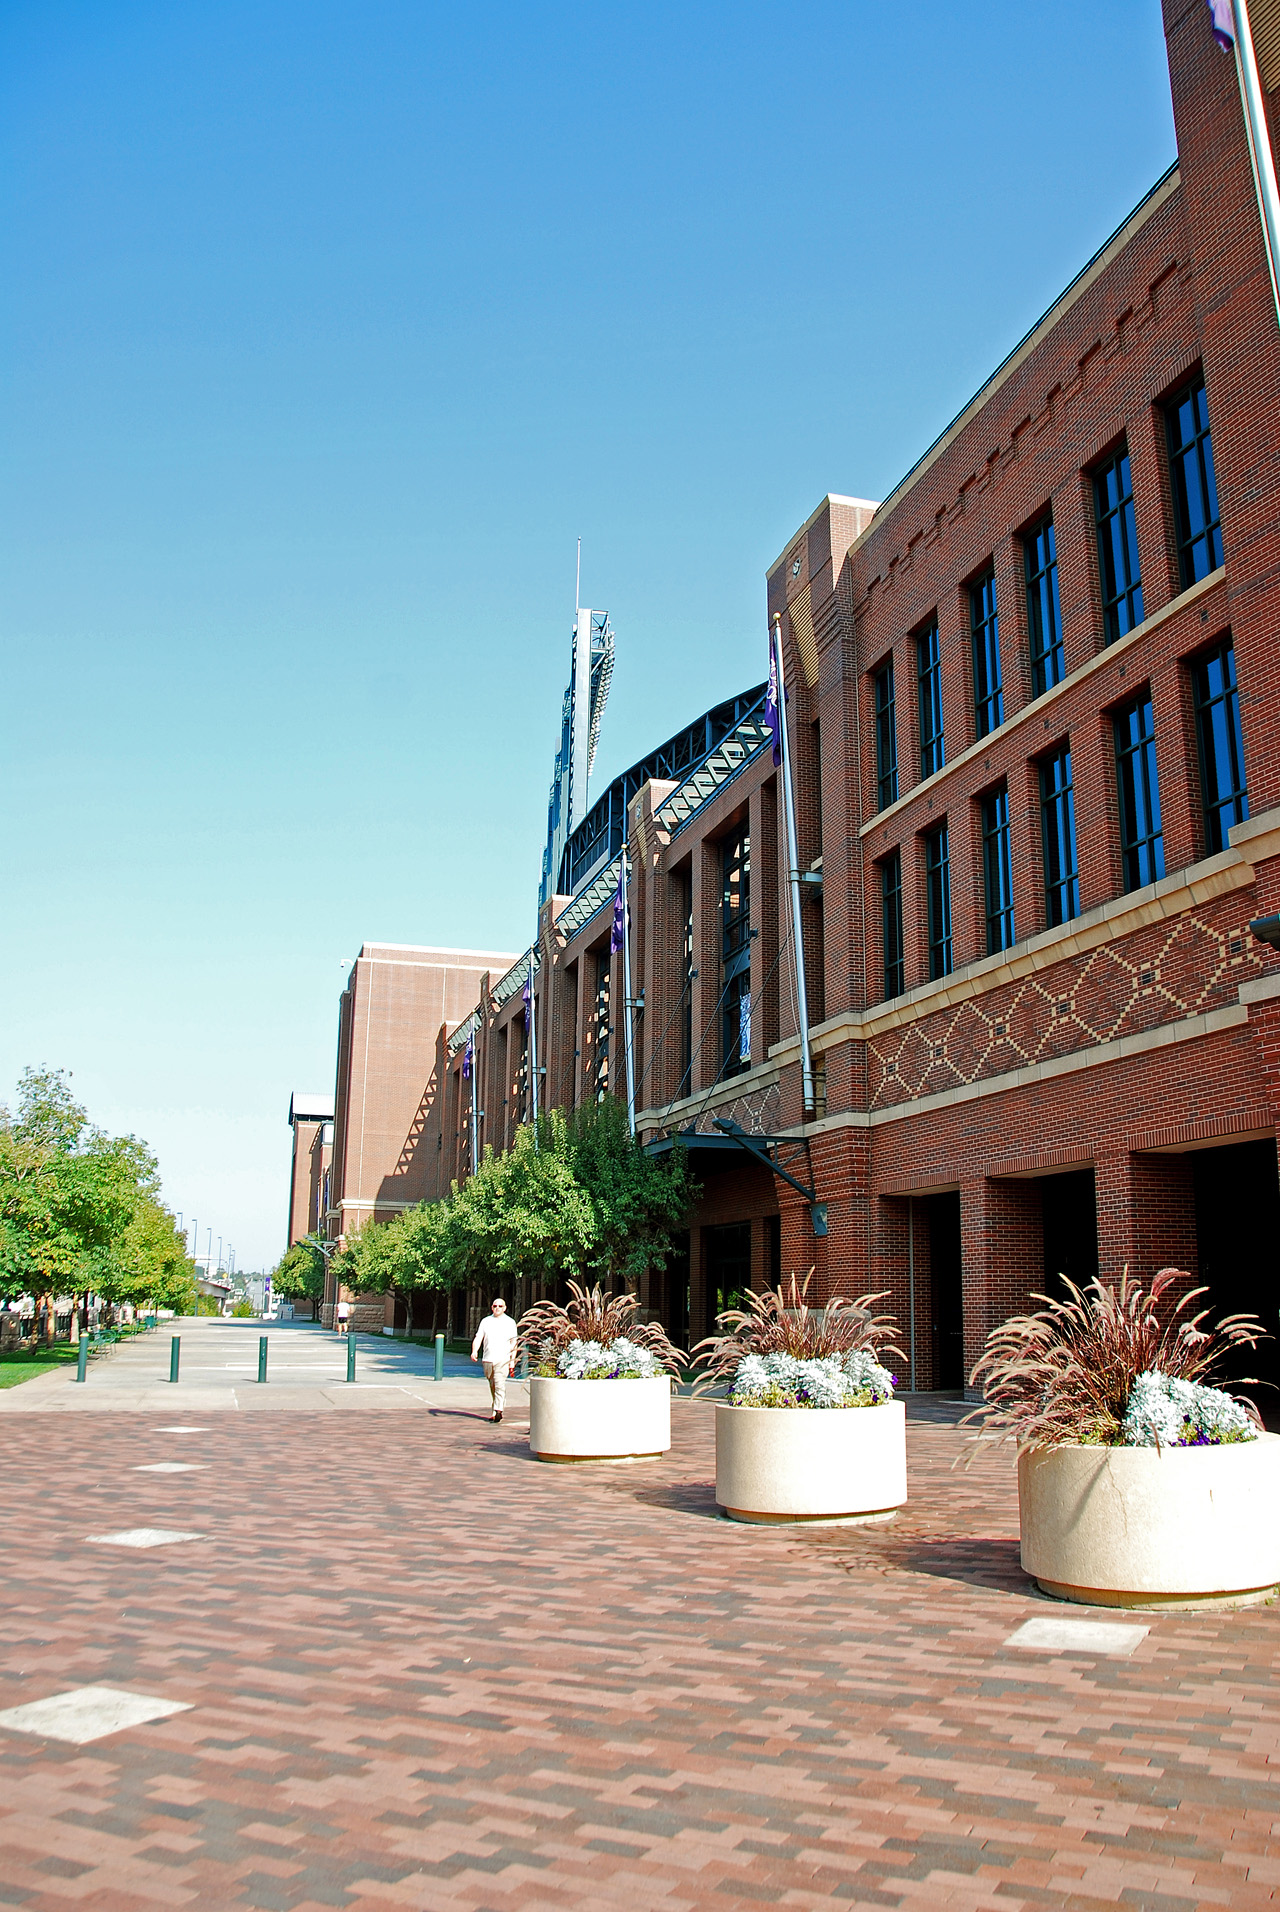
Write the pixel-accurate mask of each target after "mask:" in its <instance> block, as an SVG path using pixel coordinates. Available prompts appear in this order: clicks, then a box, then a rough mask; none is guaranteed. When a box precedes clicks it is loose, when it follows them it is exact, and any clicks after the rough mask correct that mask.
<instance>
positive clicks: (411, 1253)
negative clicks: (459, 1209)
mask: <svg viewBox="0 0 1280 1912" xmlns="http://www.w3.org/2000/svg"><path fill="white" fill-rule="evenodd" d="M452 1220H453V1217H452V1212H451V1204H450V1203H447V1202H434V1203H432V1202H420V1203H419V1204H418V1206H417V1207H416V1208H409V1209H405V1210H404V1211H403V1212H402V1213H401V1214H399V1215H396V1216H394V1217H393V1218H392V1220H391V1221H389V1222H375V1221H368V1222H366V1223H365V1225H364V1227H363V1228H361V1229H359V1230H358V1231H357V1232H355V1233H354V1234H352V1236H351V1237H350V1239H349V1241H348V1242H347V1245H346V1247H345V1249H344V1250H343V1251H342V1254H341V1256H340V1258H339V1261H338V1263H337V1273H338V1276H339V1279H340V1280H342V1281H343V1282H345V1283H346V1285H347V1286H348V1287H350V1288H353V1289H355V1290H356V1292H357V1293H359V1294H374V1295H386V1294H392V1295H396V1296H398V1297H399V1299H400V1300H401V1301H403V1303H404V1309H405V1326H406V1331H407V1332H408V1333H409V1334H412V1333H413V1326H414V1308H415V1303H416V1300H417V1298H418V1297H419V1296H420V1295H422V1294H423V1293H424V1292H430V1291H432V1290H435V1291H439V1290H440V1289H442V1288H444V1287H446V1286H448V1285H450V1284H449V1274H448V1269H447V1267H446V1264H445V1261H444V1258H443V1255H442V1247H443V1244H444V1241H445V1238H446V1235H447V1233H448V1230H449V1228H450V1227H451V1225H452Z"/></svg>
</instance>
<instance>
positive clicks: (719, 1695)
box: [0, 1382, 1280, 1912]
mask: <svg viewBox="0 0 1280 1912" xmlns="http://www.w3.org/2000/svg"><path fill="white" fill-rule="evenodd" d="M29 1385H31V1386H34V1385H35V1384H34V1383H32V1384H29ZM462 1386H463V1384H462V1383H447V1384H446V1388H447V1390H448V1394H447V1398H446V1397H444V1396H442V1397H441V1400H442V1403H443V1404H442V1405H441V1406H439V1407H434V1408H433V1407H431V1406H429V1405H426V1406H424V1405H421V1404H420V1403H415V1405H414V1406H413V1408H412V1410H411V1411H408V1412H400V1413H380V1412H342V1413H334V1412H317V1411H311V1410H301V1411H296V1412H284V1413H274V1414H262V1413H256V1414H241V1413H230V1412H220V1413H213V1414H208V1415H206V1416H205V1418H204V1420H203V1421H202V1422H201V1423H200V1424H201V1425H202V1426H203V1427H205V1428H206V1429H207V1431H206V1432H202V1433H193V1434H176V1433H173V1434H167V1433H163V1432H161V1431H159V1430H161V1429H162V1428H164V1427H166V1426H176V1425H184V1424H187V1423H188V1421H191V1420H192V1417H190V1416H189V1415H188V1414H187V1412H186V1410H185V1408H184V1406H183V1399H184V1397H183V1390H182V1389H181V1388H180V1387H179V1388H174V1389H173V1390H172V1396H173V1401H174V1406H173V1408H172V1409H171V1410H170V1412H169V1414H168V1415H167V1416H162V1415H160V1414H159V1413H157V1412H152V1411H148V1412H145V1413H142V1412H121V1411H116V1412H112V1413H46V1412H31V1411H24V1412H21V1413H9V1414H6V1415H5V1416H4V1418H3V1420H0V1438H2V1439H3V1442H4V1450H5V1489H6V1492H5V1550H4V1604H3V1636H4V1637H3V1653H2V1654H0V1709H9V1708H13V1707H18V1706H22V1705H25V1704H28V1703H31V1702H36V1701H40V1700H43V1699H46V1698H49V1697H51V1696H54V1695H57V1694H62V1693H67V1692H70V1691H72V1690H74V1689H79V1688H83V1687H94V1688H101V1687H105V1688H114V1689H123V1690H124V1691H125V1692H126V1693H128V1694H141V1695H143V1696H149V1697H150V1698H153V1699H155V1700H158V1701H165V1702H169V1703H172V1704H176V1705H179V1706H181V1707H182V1708H184V1709H186V1710H182V1711H178V1712H174V1713H171V1714H170V1715H169V1716H168V1717H165V1718H161V1719H158V1720H154V1721H152V1722H151V1723H143V1724H138V1725H128V1724H126V1725H125V1726H124V1727H123V1728H121V1729H120V1730H118V1731H116V1732H113V1733H108V1734H107V1735H106V1736H105V1737H100V1738H95V1739H90V1740H88V1741H86V1743H81V1744H77V1743H70V1742H68V1741H67V1740H63V1739H55V1738H50V1737H43V1736H41V1734H39V1733H31V1732H19V1731H15V1730H12V1729H5V1728H3V1727H0V1904H3V1905H21V1906H24V1907H27V1908H30V1912H67V1908H70V1907H76V1908H81V1909H83V1912H125V1909H126V1908H135V1907H152V1906H155V1907H162V1906H197V1907H200V1908H202V1909H204V1908H211V1909H214V1912H216V1909H217V1908H222V1907H228V1908H230V1907H258V1908H264V1909H270V1912H275V1908H282V1909H283V1908H288V1912H318V1908H321V1907H324V1908H328V1907H333V1906H342V1907H349V1908H353V1912H391V1908H401V1907H404V1908H411V1907H422V1908H430V1909H431V1912H437V1909H438V1912H446V1909H447V1912H454V1909H455V1908H456V1912H515V1909H516V1908H518V1909H519V1912H535V1909H540V1908H544V1907H546V1908H551V1907H555V1908H564V1907H595V1906H612V1905H618V1906H625V1907H627V1908H628V1909H629V1912H642V1909H647V1908H664V1912H668V1909H669V1912H679V1909H680V1908H685V1907H715V1908H724V1909H725V1912H728V1908H730V1907H752V1908H757V1907H759V1906H760V1905H762V1904H773V1905H781V1906H794V1907H813V1906H821V1905H826V1904H828V1903H832V1902H834V1903H837V1904H846V1905H850V1906H908V1907H921V1908H930V1907H957V1908H978V1907H983V1908H986V1907H991V1908H1001V1912H1014V1909H1015V1908H1017V1907H1020V1906H1056V1907H1067V1908H1072V1912H1085V1909H1086V1908H1087V1909H1088V1912H1094V1909H1095V1908H1102V1907H1116V1906H1121V1907H1141V1908H1144V1912H1164V1909H1165V1908H1168V1909H1169V1912H1172V1909H1173V1908H1179V1909H1182V1908H1186V1907H1191V1906H1219V1905H1221V1906H1235V1907H1252V1906H1262V1905H1270V1904H1271V1903H1272V1902H1273V1899H1274V1897H1275V1894H1276V1889H1277V1886H1278V1885H1280V1762H1278V1760H1277V1731H1276V1728H1277V1720H1278V1718H1280V1708H1278V1707H1277V1700H1276V1692H1275V1687H1274V1675H1273V1669H1274V1667H1275V1665H1276V1660H1277V1648H1278V1647H1280V1614H1278V1613H1277V1611H1276V1610H1275V1609H1272V1608H1266V1607H1264V1608H1256V1609H1253V1610H1249V1611H1243V1612H1234V1613H1231V1612H1226V1613H1224V1612H1216V1613H1212V1614H1196V1615H1186V1614H1183V1615H1177V1614H1159V1615H1141V1616H1136V1618H1138V1619H1139V1620H1140V1621H1141V1623H1142V1624H1144V1625H1146V1626H1147V1627H1148V1628H1149V1631H1148V1632H1147V1633H1146V1635H1145V1637H1143V1638H1142V1639H1141V1640H1140V1643H1139V1644H1138V1646H1137V1648H1136V1650H1135V1651H1133V1652H1131V1653H1130V1654H1129V1655H1128V1656H1127V1657H1121V1656H1112V1655H1107V1654H1100V1653H1096V1652H1093V1651H1089V1652H1070V1653H1048V1652H1040V1651H1029V1650H1027V1649H1025V1648H1023V1647H1019V1646H1011V1645H1009V1644H1008V1642H1009V1639H1010V1636H1011V1635H1012V1634H1014V1633H1015V1631H1016V1630H1017V1629H1018V1628H1019V1627H1020V1626H1021V1625H1022V1624H1023V1623H1024V1622H1025V1621H1027V1620H1028V1619H1029V1618H1035V1617H1041V1618H1043V1617H1045V1616H1048V1617H1076V1618H1083V1619H1085V1620H1090V1619H1092V1620H1093V1621H1094V1623H1097V1622H1100V1621H1104V1620H1114V1619H1115V1618H1116V1617H1117V1616H1114V1615H1101V1614H1098V1615H1092V1616H1091V1615H1089V1614H1088V1613H1087V1612H1085V1610H1083V1609H1079V1608H1070V1609H1069V1608H1064V1607H1060V1606H1055V1605H1053V1604H1052V1603H1050V1602H1048V1601H1045V1600H1044V1599H1042V1598H1039V1597H1037V1596H1036V1595H1034V1594H1033V1593H1032V1591H1031V1589H1030V1587H1029V1585H1028V1583H1027V1582H1026V1581H1025V1579H1024V1578H1023V1576H1022V1574H1021V1571H1020V1568H1019V1565H1018V1546H1017V1537H1016V1536H1017V1507H1016V1497H1015V1491H1014V1480H1013V1473H1012V1465H1011V1461H1010V1459H1009V1457H1008V1456H1007V1455H1006V1454H1005V1453H1004V1452H998V1453H997V1452H992V1451H991V1450H990V1449H984V1450H982V1451H981V1452H980V1454H979V1457H978V1459H977V1460H976V1461H975V1463H974V1465H973V1466H972V1468H971V1469H970V1470H969V1471H967V1472H965V1471H961V1470H957V1471H953V1463H954V1461H955V1460H956V1457H957V1456H958V1455H959V1454H960V1453H961V1452H962V1450H963V1447H964V1440H965V1437H964V1436H962V1435H960V1434H958V1433H957V1432H956V1430H955V1429H954V1427H953V1426H951V1425H949V1424H948V1416H947V1414H946V1413H945V1412H940V1411H939V1410H937V1409H933V1410H930V1409H929V1408H928V1407H927V1406H926V1407H925V1408H924V1409H923V1410H922V1412H923V1414H924V1416H925V1418H920V1417H919V1416H918V1415H917V1416H915V1417H913V1418H912V1420H911V1424H910V1429H909V1441H910V1469H911V1472H910V1479H911V1495H912V1499H911V1503H910V1505H909V1507H908V1508H907V1509H906V1510H905V1511H904V1512H903V1514H902V1515H901V1516H900V1517H899V1518H898V1520H897V1521H895V1522H894V1523H893V1524H892V1525H888V1526H881V1527H874V1528H865V1527H864V1528H839V1529H826V1530H823V1531H821V1532H817V1531H813V1530H806V1531H803V1532H796V1531H795V1530H787V1531H778V1530H773V1531H762V1530H760V1529H756V1528H749V1527H742V1526H736V1525H733V1524H732V1523H729V1522H727V1521H724V1520H722V1519H719V1518H718V1517H717V1516H716V1512H715V1507H714V1502H713V1496H712V1480H713V1473H714V1467H713V1431H712V1414H713V1410H712V1409H711V1408H710V1406H708V1405H707V1404H705V1403H701V1402H686V1401H681V1402H677V1403H675V1404H674V1410H673V1421H674V1428H675V1445H674V1448H673V1450H672V1453H671V1454H670V1456H669V1457H667V1458H666V1459H664V1460H663V1461H661V1462H656V1463H645V1464H641V1465H635V1466H630V1467H592V1468H585V1467H579V1468H560V1467H548V1466H540V1465H538V1464H537V1463H535V1462H532V1461H531V1460H530V1459H529V1456H528V1451H527V1443H526V1437H525V1428H524V1425H523V1423H524V1420H525V1414H524V1410H523V1407H521V1408H519V1409H518V1410H517V1413H516V1416H515V1419H514V1420H508V1421H507V1422H506V1423H505V1424H504V1425H503V1426H501V1427H491V1426H490V1425H488V1423H487V1422H486V1421H485V1420H484V1418H483V1417H482V1405H481V1403H482V1395H483V1392H484V1390H483V1384H482V1383H480V1382H476V1383H475V1384H474V1394H473V1397H472V1398H473V1399H474V1408H472V1407H470V1406H468V1405H465V1404H464V1403H463V1402H462V1401H461V1400H460V1399H459V1397H458V1390H459V1389H460V1388H461V1387H462ZM18 1392H21V1390H18ZM193 1424H194V1423H193ZM157 1461H185V1462H187V1463H197V1466H195V1467H194V1468H192V1469H191V1471H185V1470H184V1471H175V1472H153V1471H136V1470H139V1469H143V1468H149V1467H150V1466H151V1464H153V1463H155V1462H157ZM133 1529H163V1530H170V1531H177V1532H179V1533H185V1534H192V1533H195V1534H198V1535H200V1536H201V1537H200V1538H195V1539H191V1538H187V1539H183V1540H178V1541H175V1542H173V1543H171V1544H168V1545H153V1546H136V1545H134V1546H127V1545H120V1544H114V1543H107V1544H103V1543H101V1542H95V1541H90V1539H89V1538H88V1537H89V1536H91V1535H103V1534H108V1533H112V1532H120V1531H127V1530H133Z"/></svg>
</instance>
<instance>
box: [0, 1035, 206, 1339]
mask: <svg viewBox="0 0 1280 1912" xmlns="http://www.w3.org/2000/svg"><path fill="white" fill-rule="evenodd" d="M90 1291H92V1292H94V1293H97V1294H100V1295H102V1296H103V1298H104V1299H106V1300H108V1301H126V1300H127V1301H134V1302H140V1303H141V1302H150V1301H155V1302H157V1303H158V1304H159V1305H161V1306H184V1305H186V1304H187V1302H188V1300H189V1299H190V1298H191V1297H192V1296H193V1294H194V1280H193V1269H192V1264H191V1263H190V1262H189V1261H188V1259H187V1256H186V1251H185V1244H183V1243H182V1241H181V1238H180V1237H179V1235H178V1233H177V1230H176V1228H175V1227H174V1223H173V1217H172V1216H171V1215H170V1214H169V1213H168V1211H167V1210H166V1209H165V1208H164V1207H163V1205H162V1203H161V1201H160V1176H159V1170H158V1167H157V1164H156V1160H155V1157H154V1156H153V1155H152V1154H151V1152H150V1150H149V1149H147V1148H146V1146H145V1145H144V1144H143V1143H142V1142H140V1141H139V1140H138V1139H137V1137H136V1136H132V1135H123V1136H110V1135H107V1134H106V1133H105V1132H104V1131H103V1130H102V1129H100V1128H97V1127H95V1126H94V1125H92V1124H91V1123H90V1122H89V1119H88V1114H87V1112H86V1110H85V1109H84V1108H83V1106H82V1105H81V1104H80V1103H78V1102H77V1101H76V1099H75V1097H74V1095H73V1094H72V1092H71V1089H70V1086H69V1083H68V1080H67V1076H66V1072H65V1071H64V1070H61V1069H25V1070H24V1071H23V1074H22V1077H21V1080H20V1082H19V1085H18V1100H17V1109H16V1112H14V1113H11V1112H10V1111H9V1110H8V1109H7V1108H0V1295H2V1296H4V1297H5V1298H8V1299H12V1298H13V1297H15V1296H17V1295H22V1294H32V1295H34V1296H35V1297H36V1300H37V1302H40V1301H50V1302H51V1301H52V1299H53V1298H54V1297H56V1296H57V1295H60V1294H80V1295H84V1296H85V1297H86V1305H87V1296H88V1293H89V1292H90ZM50 1326H51V1310H50Z"/></svg>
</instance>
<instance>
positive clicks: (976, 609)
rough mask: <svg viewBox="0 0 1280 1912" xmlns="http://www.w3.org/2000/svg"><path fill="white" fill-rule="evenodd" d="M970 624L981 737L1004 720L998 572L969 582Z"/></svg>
mask: <svg viewBox="0 0 1280 1912" xmlns="http://www.w3.org/2000/svg"><path fill="white" fill-rule="evenodd" d="M969 625H970V629H971V630H972V632H973V710H974V718H975V722H976V725H977V732H978V735H979V737H985V736H986V735H987V732H988V731H990V730H994V729H995V728H996V726H997V725H998V724H1002V723H1003V722H1004V691H1003V689H1002V688H1001V684H1000V627H999V624H998V622H997V619H996V574H995V572H994V571H988V572H987V574H986V576H985V577H983V578H979V579H978V582H977V583H976V584H971V585H970V586H969Z"/></svg>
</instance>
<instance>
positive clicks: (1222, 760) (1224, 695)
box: [1195, 638, 1249, 854]
mask: <svg viewBox="0 0 1280 1912" xmlns="http://www.w3.org/2000/svg"><path fill="white" fill-rule="evenodd" d="M1195 687H1196V717H1197V719H1198V722H1197V725H1196V728H1197V730H1198V732H1199V736H1200V791H1201V795H1202V797H1203V799H1204V836H1205V847H1206V848H1207V849H1208V850H1209V852H1210V854H1212V853H1213V851H1215V850H1225V849H1226V847H1227V831H1228V830H1229V829H1230V828H1231V826H1232V824H1233V823H1243V822H1244V820H1245V818H1246V817H1247V816H1248V814H1249V795H1248V791H1247V790H1246V789H1245V781H1244V743H1243V741H1242V739H1241V736H1240V699H1239V697H1238V696H1237V695H1236V654H1235V649H1234V646H1233V645H1232V642H1231V639H1230V638H1228V639H1227V641H1226V643H1225V644H1219V645H1218V647H1217V649H1216V650H1213V651H1210V652H1209V655H1208V656H1207V657H1202V658H1201V659H1200V661H1199V663H1198V664H1197V665H1196V667H1195Z"/></svg>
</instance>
